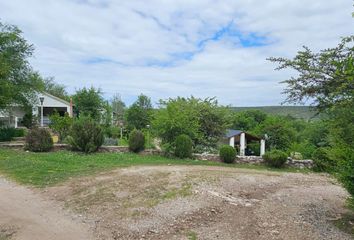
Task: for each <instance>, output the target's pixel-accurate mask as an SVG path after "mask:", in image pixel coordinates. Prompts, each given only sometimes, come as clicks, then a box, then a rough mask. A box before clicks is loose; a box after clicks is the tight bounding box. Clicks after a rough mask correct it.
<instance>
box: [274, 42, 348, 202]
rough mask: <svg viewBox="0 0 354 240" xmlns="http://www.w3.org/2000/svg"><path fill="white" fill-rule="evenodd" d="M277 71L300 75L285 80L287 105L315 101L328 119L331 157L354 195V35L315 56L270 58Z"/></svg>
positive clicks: (300, 52) (300, 53)
mask: <svg viewBox="0 0 354 240" xmlns="http://www.w3.org/2000/svg"><path fill="white" fill-rule="evenodd" d="M270 60H271V61H272V62H276V63H278V64H279V67H278V68H277V69H285V68H291V69H294V70H296V71H297V72H298V73H299V75H298V76H297V77H292V78H291V79H288V80H285V81H284V83H286V84H287V88H286V90H285V93H286V94H288V99H287V101H288V102H295V103H298V102H300V103H302V102H303V101H304V100H306V99H311V100H313V101H314V105H315V106H316V107H317V108H318V110H319V111H322V112H326V113H327V115H328V116H329V120H328V123H329V126H330V131H329V138H330V142H329V145H330V146H331V148H330V151H329V152H330V156H329V157H330V158H332V159H333V160H334V161H337V163H338V169H337V171H338V172H339V173H340V176H341V177H340V179H341V180H342V182H343V183H344V186H345V187H346V188H347V190H348V191H349V192H350V193H351V194H352V195H354V149H353V145H354V138H353V132H354V36H350V37H346V38H343V39H342V41H341V42H340V43H339V45H338V46H337V47H335V48H329V49H325V50H322V51H321V52H319V53H313V52H312V51H311V50H310V49H309V48H306V47H305V50H304V51H299V52H298V54H297V55H296V56H295V57H294V58H293V59H285V58H270Z"/></svg>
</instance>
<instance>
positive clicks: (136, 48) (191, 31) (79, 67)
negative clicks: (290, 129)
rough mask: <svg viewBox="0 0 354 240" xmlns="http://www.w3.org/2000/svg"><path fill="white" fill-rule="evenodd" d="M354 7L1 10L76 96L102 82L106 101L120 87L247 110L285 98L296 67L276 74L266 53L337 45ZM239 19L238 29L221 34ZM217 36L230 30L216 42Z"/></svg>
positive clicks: (254, 4)
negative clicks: (251, 43)
mask: <svg viewBox="0 0 354 240" xmlns="http://www.w3.org/2000/svg"><path fill="white" fill-rule="evenodd" d="M352 4H353V2H352V1H351V0H336V1H323V0H313V1H307V0H299V1H292V0H283V1H278V0H268V1H256V0H253V1H249V0H239V1H235V0H234V1H226V0H225V1H222V0H209V1H208V0H203V1H202V0H194V1H190V0H179V1H177V0H176V1H172V0H165V1H162V0H160V1H157V0H151V1H144V0H136V1H113V0H110V1H108V0H105V1H102V0H101V1H98V0H97V1H94V0H75V1H73V0H72V1H70V0H65V1H64V0H63V1H55V0H48V1H40V0H32V1H23V0H22V1H21V0H12V1H7V0H0V16H1V21H4V22H7V23H11V24H15V25H18V26H19V27H20V28H21V29H22V30H23V32H24V36H25V38H27V39H28V40H29V42H31V43H33V44H34V45H35V47H36V51H35V58H33V59H32V60H31V62H32V63H33V66H34V68H35V69H38V70H39V71H40V72H41V73H42V74H43V75H45V76H54V77H55V78H56V81H58V82H60V83H63V84H65V85H67V86H68V89H69V90H70V91H71V92H73V91H74V89H75V88H81V87H82V86H90V85H94V86H96V87H101V88H102V90H103V91H104V92H105V93H106V96H107V97H109V96H110V95H112V94H114V93H115V92H120V93H121V94H122V96H123V98H125V99H126V100H128V101H129V102H131V101H132V100H133V97H135V96H136V95H138V94H140V93H141V92H143V93H146V94H148V95H150V96H151V97H152V98H153V100H154V101H157V100H158V99H159V98H167V97H174V96H178V95H183V96H188V95H195V96H199V97H207V96H216V97H217V98H218V99H219V100H220V102H221V103H223V104H232V105H238V106H247V105H276V104H279V103H280V102H281V101H282V100H283V99H284V96H281V94H280V92H281V91H282V88H283V86H281V85H280V84H278V82H279V81H281V80H284V79H286V78H287V77H288V76H289V74H290V72H289V71H285V72H275V71H274V70H273V69H274V67H275V66H274V65H273V64H272V63H270V62H268V61H266V60H265V59H266V58H267V57H269V56H285V57H291V56H293V55H294V54H295V53H296V51H297V50H299V49H300V48H301V47H302V45H308V46H309V47H311V48H313V49H315V50H319V49H322V48H326V47H331V46H335V45H336V44H337V43H338V42H339V39H340V37H341V36H346V35H350V34H353V29H354V19H353V18H351V12H352V10H353V8H352ZM230 23H231V25H230V29H229V30H230V31H232V33H233V35H232V34H224V35H222V32H220V31H221V30H222V29H223V28H225V27H227V26H228V25H229V24H230ZM224 30H225V29H224ZM217 32H219V34H221V35H222V36H219V37H218V38H216V36H215V34H216V33H217ZM252 34H253V35H252ZM254 35H255V36H259V37H263V41H265V42H266V43H267V44H266V45H264V46H258V47H244V46H243V45H245V44H247V42H245V41H246V40H245V39H240V38H239V37H240V36H242V37H243V38H246V37H247V36H248V37H251V40H252V36H254ZM213 37H215V39H216V40H210V39H211V38H213ZM207 39H209V40H208V41H204V40H207ZM248 40H249V39H248ZM261 40H262V39H261ZM203 41H204V44H200V43H201V42H203ZM198 43H199V46H198ZM183 56H184V57H185V58H183ZM90 62H91V64H88V63H90ZM159 64H160V66H159Z"/></svg>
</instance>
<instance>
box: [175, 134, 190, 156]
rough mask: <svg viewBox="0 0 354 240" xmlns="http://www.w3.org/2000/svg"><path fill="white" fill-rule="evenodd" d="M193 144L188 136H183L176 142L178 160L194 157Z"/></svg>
mask: <svg viewBox="0 0 354 240" xmlns="http://www.w3.org/2000/svg"><path fill="white" fill-rule="evenodd" d="M192 149H193V142H192V140H191V138H190V137H189V136H188V135H185V134H182V135H179V136H178V137H177V138H176V141H175V156H176V157H178V158H190V157H192Z"/></svg>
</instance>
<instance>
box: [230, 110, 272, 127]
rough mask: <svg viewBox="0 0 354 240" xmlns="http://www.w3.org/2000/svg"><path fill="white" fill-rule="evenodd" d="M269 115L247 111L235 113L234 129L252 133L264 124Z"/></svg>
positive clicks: (257, 111)
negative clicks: (251, 131)
mask: <svg viewBox="0 0 354 240" xmlns="http://www.w3.org/2000/svg"><path fill="white" fill-rule="evenodd" d="M266 118H267V114H266V113H264V112H262V111H259V110H247V111H242V112H236V113H234V116H233V119H232V128H233V129H238V130H243V131H250V130H253V129H255V128H256V126H257V125H259V124H261V123H262V122H264V121H265V120H266Z"/></svg>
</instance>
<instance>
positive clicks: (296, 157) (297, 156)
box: [290, 152, 304, 160]
mask: <svg viewBox="0 0 354 240" xmlns="http://www.w3.org/2000/svg"><path fill="white" fill-rule="evenodd" d="M290 157H291V158H292V159H294V160H303V159H304V157H303V156H302V154H301V153H299V152H291V153H290Z"/></svg>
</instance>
